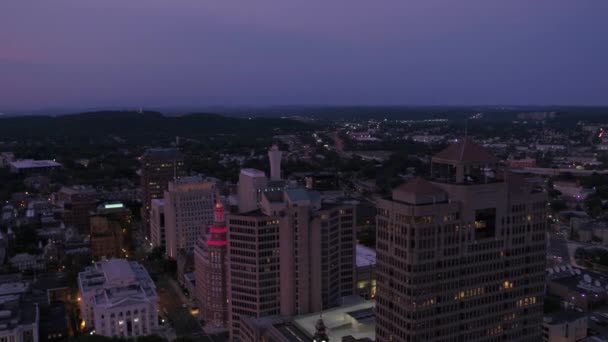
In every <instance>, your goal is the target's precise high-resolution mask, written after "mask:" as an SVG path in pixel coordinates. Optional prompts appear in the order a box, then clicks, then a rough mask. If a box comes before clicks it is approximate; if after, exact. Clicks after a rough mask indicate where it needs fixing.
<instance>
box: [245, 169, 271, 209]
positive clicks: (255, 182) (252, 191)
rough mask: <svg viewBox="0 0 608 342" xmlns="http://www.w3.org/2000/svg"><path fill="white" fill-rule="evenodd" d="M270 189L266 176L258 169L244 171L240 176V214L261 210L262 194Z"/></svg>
mask: <svg viewBox="0 0 608 342" xmlns="http://www.w3.org/2000/svg"><path fill="white" fill-rule="evenodd" d="M267 187H268V178H267V177H266V174H265V173H264V172H262V171H260V170H256V169H242V170H241V173H240V174H239V187H238V195H239V212H240V213H246V212H249V211H253V210H256V209H258V208H259V206H258V203H259V202H260V199H261V197H262V193H263V192H264V190H265V189H266V188H267Z"/></svg>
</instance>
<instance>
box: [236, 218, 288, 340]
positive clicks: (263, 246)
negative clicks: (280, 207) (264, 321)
mask: <svg viewBox="0 0 608 342" xmlns="http://www.w3.org/2000/svg"><path fill="white" fill-rule="evenodd" d="M227 221H228V320H229V331H230V337H231V339H230V341H239V330H240V321H241V318H243V317H253V318H260V317H265V316H272V315H276V314H278V313H279V294H280V292H279V219H278V218H277V217H273V216H267V215H265V214H263V213H262V212H260V211H259V210H257V211H253V212H249V213H246V214H238V215H228V218H227Z"/></svg>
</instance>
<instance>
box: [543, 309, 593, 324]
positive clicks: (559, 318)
mask: <svg viewBox="0 0 608 342" xmlns="http://www.w3.org/2000/svg"><path fill="white" fill-rule="evenodd" d="M583 317H587V315H586V314H584V313H582V312H578V311H575V310H563V311H559V312H556V313H553V314H550V315H546V316H545V317H544V321H545V324H550V325H553V324H562V323H571V322H574V321H576V320H577V319H580V318H583Z"/></svg>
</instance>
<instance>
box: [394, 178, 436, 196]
mask: <svg viewBox="0 0 608 342" xmlns="http://www.w3.org/2000/svg"><path fill="white" fill-rule="evenodd" d="M395 190H397V191H400V192H407V193H413V194H416V195H419V196H432V195H437V194H444V193H445V191H443V190H442V189H440V188H438V187H437V186H435V185H433V184H431V182H429V181H427V180H426V179H424V178H422V177H414V178H412V179H410V180H409V181H407V182H405V183H403V184H401V185H400V186H398V187H397V188H396V189H395Z"/></svg>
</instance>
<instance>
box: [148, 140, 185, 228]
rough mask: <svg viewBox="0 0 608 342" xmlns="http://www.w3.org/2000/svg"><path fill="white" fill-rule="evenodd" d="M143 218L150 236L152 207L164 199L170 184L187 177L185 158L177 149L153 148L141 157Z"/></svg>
mask: <svg viewBox="0 0 608 342" xmlns="http://www.w3.org/2000/svg"><path fill="white" fill-rule="evenodd" d="M141 164H142V165H141V190H142V191H141V193H142V201H141V203H142V207H141V217H142V220H143V222H144V227H145V229H146V233H147V236H150V206H151V203H152V200H153V199H158V198H163V194H164V191H165V190H167V187H168V186H169V182H171V181H172V180H175V179H177V178H180V177H183V176H185V175H186V170H185V167H184V157H183V155H182V154H181V153H180V152H179V150H177V149H175V148H151V149H148V150H147V151H146V152H145V153H144V155H143V156H142V157H141Z"/></svg>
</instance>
